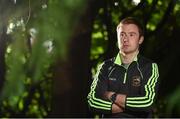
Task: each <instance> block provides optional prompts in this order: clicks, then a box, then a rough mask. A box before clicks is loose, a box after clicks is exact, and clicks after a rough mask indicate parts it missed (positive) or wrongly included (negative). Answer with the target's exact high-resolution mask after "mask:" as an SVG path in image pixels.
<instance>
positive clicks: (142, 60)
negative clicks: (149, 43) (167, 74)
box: [138, 55, 158, 68]
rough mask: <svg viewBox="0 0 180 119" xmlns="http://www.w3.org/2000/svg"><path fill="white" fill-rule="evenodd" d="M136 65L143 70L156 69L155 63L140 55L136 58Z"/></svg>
mask: <svg viewBox="0 0 180 119" xmlns="http://www.w3.org/2000/svg"><path fill="white" fill-rule="evenodd" d="M138 63H139V65H140V66H141V67H144V68H152V67H158V66H157V63H156V62H155V61H153V60H151V59H149V58H147V57H144V56H142V55H139V56H138Z"/></svg>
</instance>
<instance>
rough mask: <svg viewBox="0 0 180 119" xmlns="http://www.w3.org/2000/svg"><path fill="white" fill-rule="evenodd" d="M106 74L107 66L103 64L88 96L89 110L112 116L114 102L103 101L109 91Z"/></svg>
mask: <svg viewBox="0 0 180 119" xmlns="http://www.w3.org/2000/svg"><path fill="white" fill-rule="evenodd" d="M106 74H107V71H106V68H105V65H104V64H101V65H100V66H99V68H98V71H97V73H96V75H95V77H94V80H93V82H92V84H91V89H90V92H89V94H88V96H87V99H88V105H89V108H90V110H91V111H92V112H95V113H101V114H111V108H112V102H110V101H108V100H106V99H103V94H104V93H105V91H107V87H108V83H107V80H108V79H107V78H106Z"/></svg>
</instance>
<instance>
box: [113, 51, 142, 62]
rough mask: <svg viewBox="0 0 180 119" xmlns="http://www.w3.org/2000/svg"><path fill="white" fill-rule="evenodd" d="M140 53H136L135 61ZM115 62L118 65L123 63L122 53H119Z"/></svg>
mask: <svg viewBox="0 0 180 119" xmlns="http://www.w3.org/2000/svg"><path fill="white" fill-rule="evenodd" d="M138 55H139V52H138V53H137V54H136V55H135V57H134V59H133V61H137V60H138ZM114 63H115V64H117V65H122V58H121V55H120V53H118V54H117V56H116V58H115V61H114Z"/></svg>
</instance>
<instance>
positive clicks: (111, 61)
mask: <svg viewBox="0 0 180 119" xmlns="http://www.w3.org/2000/svg"><path fill="white" fill-rule="evenodd" d="M114 60H115V57H113V58H111V59H107V60H104V61H103V62H102V63H101V64H100V65H98V69H110V68H111V67H112V66H114Z"/></svg>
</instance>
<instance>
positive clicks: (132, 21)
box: [117, 17, 144, 36]
mask: <svg viewBox="0 0 180 119" xmlns="http://www.w3.org/2000/svg"><path fill="white" fill-rule="evenodd" d="M121 24H135V25H136V26H137V27H138V30H139V34H140V36H144V28H143V26H142V24H141V23H140V22H139V21H138V20H137V19H136V18H134V17H126V18H124V19H123V20H121V22H120V23H119V24H118V26H117V30H118V29H119V27H120V25H121Z"/></svg>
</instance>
